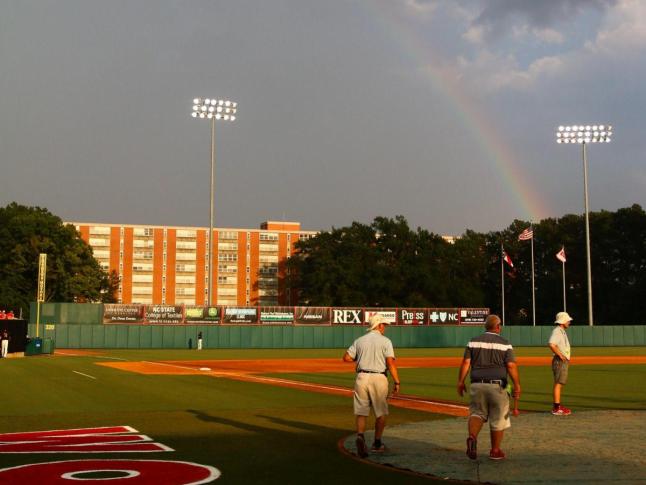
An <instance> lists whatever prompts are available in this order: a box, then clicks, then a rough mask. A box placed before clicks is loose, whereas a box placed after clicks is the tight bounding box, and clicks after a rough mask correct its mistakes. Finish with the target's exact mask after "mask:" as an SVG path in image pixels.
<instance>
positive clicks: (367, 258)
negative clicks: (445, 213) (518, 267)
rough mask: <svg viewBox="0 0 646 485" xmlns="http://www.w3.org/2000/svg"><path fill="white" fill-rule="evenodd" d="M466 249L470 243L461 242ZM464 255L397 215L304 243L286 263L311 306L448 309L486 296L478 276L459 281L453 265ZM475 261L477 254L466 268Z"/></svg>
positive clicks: (302, 298) (301, 295) (458, 271)
mask: <svg viewBox="0 0 646 485" xmlns="http://www.w3.org/2000/svg"><path fill="white" fill-rule="evenodd" d="M466 247H468V245H467V243H466V242H465V243H463V244H460V245H459V248H460V249H463V248H466ZM460 259H464V262H465V264H467V260H468V259H470V258H469V257H468V256H467V255H466V254H464V253H463V254H461V257H460V258H457V259H456V258H455V257H454V254H453V247H452V245H450V244H448V243H447V242H446V241H444V239H442V238H441V237H440V236H438V235H436V234H432V233H430V232H428V231H426V230H422V229H419V228H418V229H417V230H416V231H413V230H411V229H410V227H409V226H408V223H407V222H406V219H405V218H404V217H402V216H397V217H395V218H394V219H391V218H386V217H377V218H375V220H374V221H373V223H372V224H371V225H369V226H368V225H365V224H360V223H357V222H355V223H353V224H352V225H351V226H349V227H344V228H341V229H332V230H331V231H329V232H321V233H319V234H318V235H317V236H316V237H314V238H311V239H308V240H305V241H300V242H299V243H298V244H297V252H296V254H294V255H293V257H292V258H290V261H289V263H288V264H289V267H290V274H291V277H292V284H293V285H294V286H295V287H296V288H298V289H299V299H300V301H301V302H303V303H305V304H307V305H329V306H371V307H395V306H410V307H425V306H436V307H445V306H451V303H452V301H453V300H452V299H453V298H460V297H462V296H466V295H469V294H471V295H478V296H477V298H478V300H481V299H482V298H481V294H480V293H479V292H478V290H477V287H478V283H479V282H477V280H475V279H474V278H473V277H471V276H468V278H467V281H463V280H462V279H461V278H462V276H463V275H464V274H465V273H464V270H463V269H461V268H460V267H459V264H458V263H455V262H456V261H459V260H460ZM472 263H473V258H471V259H470V260H469V262H468V265H467V266H466V267H471V266H469V265H472ZM451 264H453V265H451ZM451 271H453V277H452V278H451V277H449V276H450V275H451ZM463 304H464V305H465V306H469V305H468V304H467V303H466V302H465V303H463Z"/></svg>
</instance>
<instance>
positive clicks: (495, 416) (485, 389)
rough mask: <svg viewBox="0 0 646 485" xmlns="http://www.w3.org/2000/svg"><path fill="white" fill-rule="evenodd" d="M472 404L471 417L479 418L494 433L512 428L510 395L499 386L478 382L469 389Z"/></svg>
mask: <svg viewBox="0 0 646 485" xmlns="http://www.w3.org/2000/svg"><path fill="white" fill-rule="evenodd" d="M469 395H470V396H471V403H470V404H469V416H477V417H478V418H480V419H482V420H483V421H484V422H485V423H486V422H487V421H489V427H490V428H491V429H492V430H493V431H502V430H504V429H507V428H509V427H510V426H511V421H510V420H509V394H507V391H505V389H504V388H503V387H502V386H500V385H499V384H486V383H481V382H476V383H475V384H471V388H470V389H469Z"/></svg>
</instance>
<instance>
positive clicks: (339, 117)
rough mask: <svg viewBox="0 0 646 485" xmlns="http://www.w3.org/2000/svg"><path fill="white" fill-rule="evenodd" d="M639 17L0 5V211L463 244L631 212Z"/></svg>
mask: <svg viewBox="0 0 646 485" xmlns="http://www.w3.org/2000/svg"><path fill="white" fill-rule="evenodd" d="M645 78H646V2H643V1H639V0H543V1H540V2H538V1H536V0H488V1H484V0H483V1H479V0H453V1H451V2H446V1H442V0H326V1H320V0H190V1H189V0H184V1H182V0H173V1H167V0H135V1H133V0H110V1H109V2H106V1H97V0H59V1H56V2H50V1H42V0H39V1H34V0H5V1H3V2H1V3H0V206H5V205H7V204H8V203H10V202H12V201H16V202H18V203H20V204H24V205H29V206H40V207H45V208H47V209H49V210H50V211H51V212H52V213H54V214H56V215H58V216H59V217H61V218H62V219H63V220H66V221H75V222H101V223H112V224H143V225H169V226H201V227H208V225H209V189H210V184H209V174H210V163H211V131H210V123H209V121H208V120H199V119H193V118H192V117H191V116H190V113H191V110H192V104H193V99H194V98H195V97H211V98H222V99H229V100H232V101H236V102H237V103H238V113H237V119H236V120H235V121H234V122H225V121H218V122H217V123H216V136H215V154H216V162H215V225H216V226H217V227H229V228H257V227H259V224H260V223H261V222H263V221H266V220H276V221H299V222H301V224H302V228H303V229H308V230H329V229H331V228H333V227H335V228H338V227H343V226H346V225H349V224H351V223H352V222H353V221H357V222H361V223H365V224H369V223H370V222H372V220H373V219H374V218H375V217H378V216H386V217H395V216H396V215H402V216H404V217H405V218H406V219H407V220H408V222H409V224H410V225H411V227H412V228H417V227H421V228H423V229H427V230H429V231H431V232H434V233H438V234H447V235H448V234H451V235H460V234H462V233H463V232H464V231H465V230H467V229H472V230H476V231H482V232H487V231H494V230H501V229H504V228H506V227H507V226H508V225H509V224H511V223H512V221H513V220H514V219H520V220H525V221H540V220H542V219H545V218H548V217H560V216H562V215H564V214H572V213H574V214H582V213H583V211H584V184H583V162H582V149H581V146H580V145H564V144H557V143H556V142H555V140H556V137H555V132H556V130H557V128H558V126H559V125H572V124H589V125H594V124H611V125H612V126H613V137H612V142H611V143H609V144H589V145H588V146H587V158H588V176H589V200H590V209H591V210H592V211H599V210H609V211H614V210H617V209H618V208H621V207H628V206H631V205H632V204H635V203H637V204H640V205H642V206H646V164H645V163H644V162H645V161H646V136H644V134H643V133H644V126H643V125H642V122H643V119H644V113H646V95H645V91H644V87H643V86H644V79H645Z"/></svg>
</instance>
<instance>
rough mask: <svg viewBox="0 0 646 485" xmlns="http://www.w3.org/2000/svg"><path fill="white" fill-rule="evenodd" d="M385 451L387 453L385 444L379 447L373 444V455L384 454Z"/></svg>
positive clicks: (371, 450)
mask: <svg viewBox="0 0 646 485" xmlns="http://www.w3.org/2000/svg"><path fill="white" fill-rule="evenodd" d="M384 451H386V445H384V444H383V443H381V444H380V445H379V446H377V444H376V443H373V444H372V448H370V452H371V453H383V452H384Z"/></svg>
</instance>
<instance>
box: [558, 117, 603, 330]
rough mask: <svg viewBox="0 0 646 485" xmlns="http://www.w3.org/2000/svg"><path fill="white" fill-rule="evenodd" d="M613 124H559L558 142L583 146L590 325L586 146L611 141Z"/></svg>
mask: <svg viewBox="0 0 646 485" xmlns="http://www.w3.org/2000/svg"><path fill="white" fill-rule="evenodd" d="M611 138H612V126H611V125H573V126H559V127H558V130H557V132H556V143H578V144H579V145H581V147H582V148H583V196H584V199H583V201H584V204H585V249H586V261H587V268H588V325H590V326H593V325H594V317H593V315H592V269H591V265H590V216H589V207H588V158H587V155H586V149H585V146H586V145H587V144H588V143H610V140H611Z"/></svg>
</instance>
